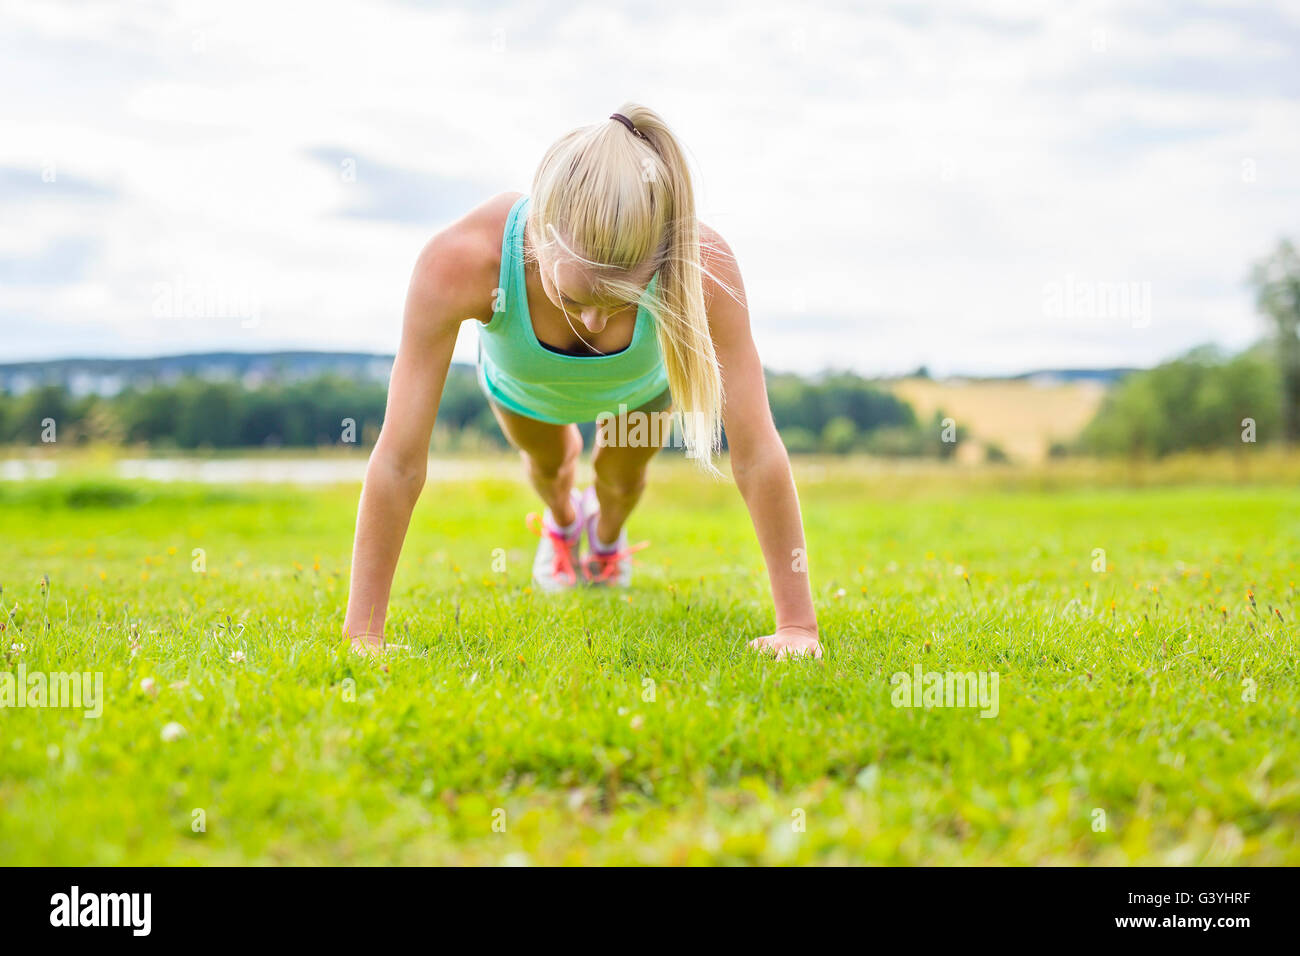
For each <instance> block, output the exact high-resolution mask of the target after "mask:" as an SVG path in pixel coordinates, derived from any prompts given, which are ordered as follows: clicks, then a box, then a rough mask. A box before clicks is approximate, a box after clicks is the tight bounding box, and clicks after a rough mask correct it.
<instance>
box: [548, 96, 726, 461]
mask: <svg viewBox="0 0 1300 956" xmlns="http://www.w3.org/2000/svg"><path fill="white" fill-rule="evenodd" d="M618 112H619V114H620V115H621V116H623V117H625V118H626V119H627V120H628V122H629V123H630V124H631V125H632V127H633V128H631V129H630V128H629V127H628V126H626V125H625V124H624V123H623V122H622V121H621V120H618V119H613V118H610V119H607V120H604V121H602V122H599V123H596V124H594V125H592V126H586V127H583V128H581V129H576V130H574V131H572V132H570V133H568V134H566V135H565V136H563V137H561V138H560V139H559V140H558V141H557V142H556V143H555V144H554V145H552V146H551V148H550V149H549V150H547V152H546V155H545V156H544V157H543V158H542V162H541V164H540V165H539V166H538V168H537V173H536V175H535V176H534V178H533V192H532V209H531V211H530V213H529V219H528V236H529V244H530V248H531V255H532V256H533V257H534V258H535V259H536V261H537V264H538V266H539V270H540V272H541V275H542V283H543V286H544V288H545V289H546V294H547V296H548V297H549V298H550V299H551V300H552V301H553V302H554V303H555V304H556V306H557V307H559V308H562V309H564V311H565V312H566V313H567V314H568V315H569V316H570V317H571V318H572V319H573V320H576V321H580V322H581V323H582V324H583V325H584V326H586V328H587V329H588V330H589V331H591V332H600V331H601V330H602V329H603V328H604V327H605V324H606V323H607V322H608V321H609V319H610V318H612V317H613V316H615V315H618V314H619V313H621V312H623V311H626V310H631V309H634V308H635V307H636V304H637V303H638V301H640V303H641V304H642V305H644V306H645V308H646V309H647V310H648V311H649V312H650V313H651V314H652V315H653V316H654V318H655V329H656V335H657V337H658V340H659V347H660V350H661V352H662V353H663V356H664V364H665V366H666V368H667V371H668V384H669V386H670V387H671V389H672V393H673V399H674V403H675V404H676V406H677V409H678V411H679V412H680V413H681V423H682V425H683V432H684V437H685V443H686V447H687V452H688V454H690V455H691V456H692V457H694V458H695V459H696V460H697V461H698V462H699V463H700V464H701V465H702V466H703V467H705V468H706V469H710V470H712V468H713V464H712V456H713V453H714V452H715V451H716V450H717V448H718V445H719V442H720V438H721V410H722V376H721V372H720V370H719V368H718V361H717V356H716V354H715V352H714V349H713V339H712V337H711V336H710V334H709V325H708V318H707V316H706V314H705V307H704V287H703V277H704V269H703V265H702V263H701V256H700V234H699V223H698V221H697V220H696V218H695V194H694V190H693V189H692V186H691V177H690V170H689V167H688V166H687V163H686V154H685V152H684V150H683V149H682V148H681V145H680V144H679V143H678V141H677V139H676V137H674V136H673V134H672V131H671V130H669V128H668V126H667V124H665V123H664V121H663V120H662V119H661V118H660V116H659V114H657V113H655V112H654V111H653V110H650V109H647V108H646V107H644V106H638V105H636V104H634V103H628V104H625V105H624V106H622V107H621V108H620V109H619V111H618ZM634 130H635V131H634ZM656 275H657V279H656V280H655V288H654V290H653V294H651V295H646V294H645V293H646V289H647V286H648V284H649V283H650V280H651V279H652V278H654V277H655V276H656Z"/></svg>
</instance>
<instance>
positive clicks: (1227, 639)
mask: <svg viewBox="0 0 1300 956" xmlns="http://www.w3.org/2000/svg"><path fill="white" fill-rule="evenodd" d="M805 471H807V474H805V480H804V482H803V487H802V493H803V501H804V511H805V519H806V523H807V529H808V542H809V560H810V565H811V573H812V581H813V586H814V591H815V594H816V596H817V599H818V603H819V609H820V617H821V628H822V633H823V639H824V643H825V646H826V655H825V658H824V660H822V661H820V662H813V661H796V662H790V663H783V664H778V663H775V662H773V661H771V660H765V659H759V658H758V657H756V656H754V655H753V654H752V652H750V651H748V650H747V649H746V648H745V646H744V643H745V641H746V639H748V638H750V637H753V636H756V635H759V634H763V633H767V631H768V629H769V628H770V626H771V611H770V606H769V603H768V601H767V598H766V585H765V582H764V576H763V573H762V566H761V562H760V557H759V554H758V549H757V545H756V544H755V542H754V540H753V533H752V530H751V529H750V526H749V522H748V518H747V516H746V514H745V512H744V509H743V506H742V504H741V502H740V500H739V496H738V495H737V493H736V491H735V489H734V487H732V486H731V485H730V484H726V483H716V484H715V483H710V482H708V481H707V480H704V479H701V478H698V477H695V476H694V475H692V474H690V473H689V472H688V471H687V470H685V469H684V468H682V467H679V466H678V465H676V464H672V463H664V464H663V465H662V466H657V470H656V472H655V474H654V475H653V476H652V483H651V487H650V490H649V492H648V493H647V497H646V500H645V502H644V505H643V508H642V510H641V511H639V512H638V514H637V516H636V517H635V518H634V524H633V528H632V532H633V540H637V539H639V538H642V537H646V538H650V539H652V541H653V546H652V547H651V548H650V549H649V550H647V551H645V552H643V553H642V554H641V555H640V558H641V559H642V560H641V564H640V566H639V571H638V575H639V577H638V580H637V583H636V585H635V586H634V588H633V589H632V590H631V592H630V593H628V594H626V595H614V594H607V593H581V594H574V595H563V596H561V597H559V598H545V597H543V596H541V595H539V594H536V593H533V592H532V591H531V589H530V588H529V587H528V568H529V562H530V559H531V548H532V544H533V541H534V540H535V539H532V538H531V536H529V535H528V534H527V533H526V532H525V530H524V526H523V521H522V519H523V515H524V513H525V511H527V510H529V509H530V508H532V507H534V505H533V504H532V502H531V501H530V500H529V497H528V496H527V494H526V493H525V490H524V488H523V486H522V484H521V483H518V482H513V481H503V480H495V479H479V480H473V481H462V482H449V483H441V484H437V485H431V486H430V487H429V488H428V489H427V490H426V492H425V495H424V498H423V499H422V501H421V503H420V505H419V506H418V508H417V510H416V515H415V518H414V520H413V522H412V527H411V532H410V536H409V538H408V541H407V546H406V550H405V553H404V557H403V562H402V565H401V568H400V569H399V573H398V577H397V582H396V586H395V590H394V600H393V614H392V619H391V627H390V637H391V638H392V639H394V640H400V641H401V642H403V643H406V644H408V645H410V651H409V653H408V654H407V655H406V656H403V657H399V658H396V659H392V660H390V661H389V663H388V666H387V669H386V670H385V669H384V667H383V665H382V664H380V663H378V662H374V661H369V660H364V659H360V658H357V657H355V656H353V655H351V654H349V653H348V652H347V651H346V650H345V646H344V644H343V643H342V642H341V641H340V639H339V627H340V623H341V618H342V608H343V603H344V601H345V599H346V593H347V562H348V556H349V550H350V545H351V529H352V522H353V518H354V507H355V500H356V489H355V488H327V489H313V490H293V489H289V488H281V487H265V488H258V489H252V490H247V491H235V490H228V489H213V488H199V487H192V486H176V485H166V486H164V485H145V484H137V485H123V484H119V483H116V482H95V481H90V480H77V479H73V478H59V479H57V480H53V481H42V482H26V483H22V484H14V483H10V484H9V485H7V486H6V485H2V484H0V585H3V595H2V596H0V601H2V602H3V609H0V622H3V623H5V625H6V627H5V630H4V632H3V634H2V635H0V641H2V643H0V652H4V651H7V652H8V654H7V657H8V664H7V669H8V670H9V671H11V672H13V671H16V668H17V667H18V665H19V664H20V663H21V664H22V665H23V666H24V667H25V669H26V670H27V672H28V673H31V672H34V671H42V672H60V671H92V672H95V671H98V672H102V674H103V680H104V696H105V699H104V704H103V713H102V716H101V717H99V718H98V719H88V718H86V717H84V716H83V715H82V713H81V712H80V711H77V710H69V709H55V708H51V707H46V708H31V707H26V708H16V707H9V708H6V709H3V710H0V863H6V864H13V863H23V864H38V863H51V864H65V863H98V864H119V863H139V864H160V863H166V864H173V863H174V864H180V863H258V864H269V863H305V864H323V863H488V864H496V863H527V862H531V863H704V862H737V863H743V862H764V863H794V862H817V863H857V862H878V863H954V862H964V863H986V862H994V863H1026V864H1028V863H1101V864H1121V863H1177V864H1194V863H1284V862H1285V863H1293V864H1294V863H1300V841H1298V840H1297V825H1298V824H1300V739H1298V735H1297V733H1296V729H1297V724H1298V721H1297V708H1298V707H1300V681H1297V666H1296V658H1297V649H1298V647H1297V644H1298V642H1297V638H1296V630H1295V619H1296V615H1297V613H1300V601H1297V593H1296V583H1295V582H1296V579H1297V577H1300V574H1298V573H1297V561H1300V496H1297V495H1296V493H1295V490H1294V488H1295V486H1294V484H1289V485H1281V484H1267V483H1263V484H1252V485H1248V486H1237V487H1234V486H1232V485H1230V484H1226V483H1225V484H1220V485H1217V486H1206V485H1190V486H1172V487H1150V488H1146V489H1140V490H1125V489H1123V488H1107V489H1099V490H1089V489H1087V488H1070V487H1060V488H1057V489H1056V490H1052V491H1042V490H1025V489H1023V488H1022V489H1021V490H1018V491H1016V493H1014V494H1013V493H1010V492H1008V491H1005V490H1001V487H1000V485H999V484H998V482H997V481H996V480H993V479H989V480H980V481H970V482H966V481H964V480H961V479H960V478H958V477H949V478H943V479H932V480H930V481H929V482H928V483H924V482H923V483H918V482H914V481H909V480H903V481H890V480H885V479H880V478H879V477H878V476H876V477H872V476H871V474H870V473H869V472H867V471H865V470H864V471H861V472H856V471H855V470H854V469H853V467H850V466H845V467H842V468H835V469H828V470H823V471H811V470H808V469H805ZM195 549H201V555H200V557H201V558H202V560H203V562H204V563H205V568H206V570H204V571H201V572H200V571H195V570H193V567H194V564H195V562H196V561H197V560H198V557H196V556H195V553H194V552H195ZM497 549H501V550H500V551H498V550H497ZM1095 549H1104V552H1105V554H1104V558H1105V563H1106V570H1105V571H1104V572H1101V571H1098V570H1094V565H1095V562H1097V560H1098V557H1099V555H1098V552H1096V550H1095ZM502 556H504V558H505V560H506V570H505V571H504V572H501V573H498V572H497V571H494V570H493V564H494V561H497V562H498V566H499V561H500V559H501V557H502ZM45 578H48V584H47V583H46V580H45ZM11 645H16V646H15V647H12V648H11ZM916 665H920V666H921V668H922V670H923V671H925V672H931V671H936V672H945V671H953V672H984V673H986V674H988V673H996V674H997V676H998V681H999V684H998V688H999V701H998V712H997V715H996V716H995V717H989V718H983V717H980V716H979V712H978V711H977V710H976V709H971V708H957V707H953V708H939V707H935V708H929V709H927V708H924V707H916V708H909V707H896V706H894V703H893V700H892V697H893V690H894V688H893V687H892V686H891V675H893V674H894V673H895V672H907V673H912V672H913V670H914V667H915V666H916ZM171 725H179V727H180V728H183V731H182V730H179V729H177V727H175V726H171ZM196 811H201V812H200V813H196ZM1103 814H1104V818H1103ZM200 823H201V824H202V828H201V829H200V827H199V824H200Z"/></svg>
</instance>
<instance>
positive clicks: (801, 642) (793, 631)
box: [749, 627, 822, 661]
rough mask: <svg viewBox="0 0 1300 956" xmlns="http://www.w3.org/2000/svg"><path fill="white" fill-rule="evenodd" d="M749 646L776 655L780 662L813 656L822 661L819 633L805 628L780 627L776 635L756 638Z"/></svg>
mask: <svg viewBox="0 0 1300 956" xmlns="http://www.w3.org/2000/svg"><path fill="white" fill-rule="evenodd" d="M749 646H750V647H752V648H753V649H754V650H756V651H761V652H762V653H764V654H775V655H776V659H777V660H778V661H783V660H785V659H786V658H787V657H803V656H804V655H805V654H811V655H812V656H813V657H814V658H816V659H819V660H820V659H821V656H822V645H821V641H819V640H818V639H817V632H816V631H814V630H810V629H808V628H805V627H778V628H777V629H776V633H775V634H768V635H767V636H765V637H756V638H754V639H753V640H752V641H750V642H749Z"/></svg>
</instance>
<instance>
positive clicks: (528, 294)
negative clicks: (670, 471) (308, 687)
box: [344, 104, 821, 659]
mask: <svg viewBox="0 0 1300 956" xmlns="http://www.w3.org/2000/svg"><path fill="white" fill-rule="evenodd" d="M742 289H743V287H742V284H741V278H740V271H739V269H738V267H737V265H736V261H735V258H734V257H733V256H732V254H731V250H730V249H729V248H728V247H727V244H726V243H725V242H724V241H723V240H722V237H721V236H719V235H718V234H717V233H716V232H714V231H713V230H711V229H709V228H708V227H706V226H703V225H701V224H700V223H699V222H698V221H697V220H696V218H695V199H694V193H693V189H692V186H691V180H690V174H689V170H688V168H687V164H686V157H685V153H684V151H683V149H682V147H681V145H680V144H679V143H678V141H677V139H676V138H675V137H674V136H673V134H672V132H671V131H670V130H669V129H668V127H667V126H666V125H665V124H664V122H663V120H662V119H661V118H660V117H659V116H658V114H656V113H655V112H654V111H652V110H650V109H647V108H645V107H642V106H637V105H635V104H628V105H625V106H624V107H623V108H622V110H620V112H618V113H615V114H613V115H612V116H611V117H610V118H609V119H608V120H605V121H603V122H600V123H597V124H595V125H592V126H588V127H584V128H582V129H578V130H574V131H573V132H571V133H569V134H567V135H566V136H564V137H562V138H561V139H560V140H559V141H557V142H556V143H555V144H554V145H553V146H552V147H551V148H550V149H549V150H548V151H547V153H546V155H545V156H544V157H543V159H542V162H541V165H540V166H539V167H538V170H537V173H536V176H535V177H534V180H533V190H532V195H531V196H523V197H521V196H519V195H517V194H510V193H507V194H503V195H500V196H498V197H496V198H495V199H492V200H489V201H488V202H486V203H484V204H483V205H481V206H479V207H478V208H477V209H474V210H472V211H471V212H470V213H468V214H467V215H466V216H465V217H464V218H462V219H461V220H459V221H458V222H456V223H454V224H452V225H451V226H449V227H448V228H447V229H445V230H443V231H442V232H441V233H439V234H438V235H436V236H434V237H433V239H432V240H430V242H429V243H428V245H426V246H425V248H424V250H423V251H422V252H421V254H420V257H419V260H418V261H417V263H416V266H415V272H414V275H413V277H412V279H411V285H410V289H409V291H408V294H407V301H406V310H405V316H404V319H403V328H402V340H401V345H400V347H399V348H398V352H397V358H396V361H395V363H394V365H393V374H392V380H391V382H390V385H389V391H388V408H387V412H386V414H385V417H384V425H383V430H382V431H381V433H380V436H379V440H378V442H377V443H376V445H375V449H374V451H373V453H372V454H371V457H370V463H369V465H368V466H367V468H366V480H365V485H364V488H363V490H362V493H361V502H360V505H359V507H358V513H357V528H356V539H355V542H354V545H353V552H352V580H351V592H350V594H349V597H348V611H347V618H346V621H345V623H344V630H345V631H346V633H347V634H348V635H349V636H350V637H351V639H352V643H353V646H354V648H356V649H358V650H361V651H365V652H372V653H373V652H378V651H382V650H383V648H384V646H385V645H384V641H383V633H384V619H385V616H386V612H387V607H388V599H389V591H390V588H391V586H392V580H393V572H394V569H395V567H396V565H397V558H398V555H399V553H400V552H401V547H402V540H403V538H404V537H405V535H406V529H407V525H408V523H409V521H410V516H411V510H412V508H413V507H414V505H415V501H416V499H417V497H418V496H419V494H420V490H421V488H422V487H423V485H424V479H425V468H426V464H427V460H428V448H429V439H430V435H431V433H432V431H433V425H434V420H435V419H436V417H437V413H438V402H439V399H440V397H441V394H442V388H443V384H444V382H445V381H446V378H447V370H448V367H449V365H450V363H451V355H452V348H453V347H454V345H455V343H456V335H457V331H458V330H459V328H460V326H461V323H462V322H464V321H465V320H467V319H471V318H472V319H474V320H475V321H476V322H477V324H478V332H479V382H480V385H481V386H482V388H483V389H484V391H485V392H486V394H487V396H488V400H489V402H490V403H491V406H492V409H493V412H494V413H495V415H496V417H497V420H498V421H499V422H500V425H501V429H502V431H503V432H504V434H505V436H506V438H507V439H508V440H509V441H510V443H511V444H512V445H514V446H515V447H516V448H517V449H519V452H520V454H521V456H522V458H523V461H524V464H525V466H526V469H527V472H528V476H529V479H530V481H531V482H532V485H533V488H534V489H535V490H536V491H537V494H538V495H539V496H540V497H541V499H542V501H543V503H544V504H545V505H546V510H545V513H544V515H543V517H542V519H541V522H540V527H538V528H536V529H535V530H536V531H537V533H538V534H539V535H540V537H541V541H540V544H539V546H538V550H537V556H536V560H535V561H534V567H533V577H534V580H535V582H536V583H537V585H538V586H539V587H540V588H542V589H543V590H546V591H557V590H562V589H564V588H568V587H573V586H577V585H578V584H580V583H591V584H597V585H600V586H614V587H617V586H625V585H626V584H627V583H628V581H629V580H630V575H631V551H630V549H629V548H628V546H627V536H626V532H625V531H624V524H625V523H626V521H627V518H628V515H629V514H631V512H632V509H633V508H634V507H635V506H636V503H637V500H638V499H639V498H640V497H641V492H642V490H643V489H644V487H645V481H646V468H647V466H648V465H649V462H650V459H651V458H653V457H654V455H655V453H656V452H657V451H658V449H659V447H660V446H661V445H662V444H663V441H662V439H663V435H662V433H660V432H659V430H658V429H655V428H649V429H647V428H645V427H641V428H637V427H636V426H637V424H638V423H637V422H635V421H630V420H631V419H635V418H637V417H638V416H640V417H642V418H644V417H646V416H654V417H656V418H657V417H659V416H661V415H662V414H663V413H666V412H668V411H669V410H670V409H671V408H672V406H674V405H675V406H676V409H677V411H678V412H679V413H680V414H679V416H678V419H677V420H678V422H679V423H680V424H681V425H682V439H683V441H684V442H685V445H686V453H687V455H688V456H690V457H692V458H694V459H695V461H696V462H697V463H698V464H699V465H700V466H701V467H702V468H704V469H705V470H707V471H710V472H713V473H715V474H716V468H715V467H714V464H713V459H714V456H715V455H716V454H717V452H718V449H719V445H720V440H721V433H722V428H723V426H724V425H725V427H726V433H727V443H728V446H729V452H730V457H731V467H732V473H733V475H734V476H735V480H736V484H737V486H738V487H739V489H740V492H741V495H742V496H743V497H744V499H745V503H746V505H747V506H748V508H749V512H750V516H751V518H752V520H753V524H754V528H755V531H756V532H757V534H758V540H759V544H760V546H761V547H762V551H763V558H764V561H765V562H766V564H767V568H768V577H769V581H770V583H771V586H772V596H773V601H774V604H775V610H776V627H775V629H774V631H773V633H771V634H768V635H765V636H761V637H757V638H755V639H753V640H751V641H750V642H749V646H750V647H753V648H755V649H757V650H762V651H766V652H770V653H774V654H775V655H776V656H777V657H778V659H783V658H785V657H787V656H790V655H802V654H813V655H815V656H817V657H820V656H821V645H820V643H819V641H818V632H817V616H816V612H815V611H814V609H813V602H812V594H811V590H810V587H809V584H808V574H807V564H806V561H805V560H804V554H805V552H804V538H803V525H802V521H801V519H800V515H799V502H798V498H797V496H796V493H795V486H794V480H793V478H792V477H791V473H790V462H789V458H788V457H787V455H786V451H785V448H784V446H783V445H782V444H781V440H780V438H779V437H778V435H777V432H776V428H775V426H774V425H773V423H772V415H771V411H770V409H769V407H768V403H767V392H766V389H765V386H764V382H763V369H762V365H761V363H760V361H759V357H758V353H757V351H756V350H755V348H754V342H753V338H752V337H751V335H750V330H749V313H748V310H747V309H746V307H745V305H744V298H743V291H742ZM724 386H725V388H724ZM629 409H630V411H629ZM609 416H618V417H619V418H621V419H623V420H622V421H618V422H610V421H609ZM602 418H603V419H604V424H609V426H610V427H602V428H601V429H600V430H599V432H598V435H597V440H596V448H595V450H594V452H593V456H592V466H593V469H594V472H595V484H594V485H593V486H592V487H591V488H588V489H587V490H586V491H585V492H582V493H580V492H579V491H578V490H577V489H576V488H575V487H574V476H575V471H576V465H577V462H578V456H579V454H580V453H581V451H582V436H581V435H580V434H579V431H578V428H577V426H576V423H577V422H582V421H594V420H597V419H602ZM640 424H644V423H643V422H642V423H640ZM628 426H631V427H628ZM628 436H633V438H634V440H629V437H628ZM531 517H535V516H530V518H531ZM584 537H585V539H586V550H585V553H584V552H583V539H584Z"/></svg>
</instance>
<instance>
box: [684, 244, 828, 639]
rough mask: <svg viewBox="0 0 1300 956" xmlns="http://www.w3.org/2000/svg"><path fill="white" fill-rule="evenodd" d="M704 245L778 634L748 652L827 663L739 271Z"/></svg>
mask: <svg viewBox="0 0 1300 956" xmlns="http://www.w3.org/2000/svg"><path fill="white" fill-rule="evenodd" d="M700 240H701V246H702V247H703V260H704V268H705V277H704V296H705V302H706V305H707V307H708V315H709V327H710V330H711V332H712V335H713V346H714V348H715V350H716V351H717V354H718V362H719V364H720V365H721V366H722V375H723V390H724V405H723V410H722V424H723V427H724V428H725V429H726V430H727V446H728V448H729V450H730V456H731V472H732V475H733V476H734V477H735V479H736V487H738V488H739V489H740V494H741V497H743V498H744V499H745V506H746V507H747V508H748V509H749V516H750V520H752V521H753V523H754V531H755V532H756V533H757V535H758V543H759V547H761V548H762V549H763V560H764V561H765V562H766V564H767V576H768V580H769V582H770V583H771V585H772V602H773V604H774V605H775V606H776V631H775V633H773V634H768V635H766V636H764V637H759V638H755V639H754V640H752V641H750V642H749V646H750V647H752V648H755V649H756V650H762V651H767V652H769V653H773V654H775V655H776V656H777V659H778V660H781V659H784V658H785V657H786V656H793V655H799V654H808V653H811V654H812V655H813V656H815V657H821V656H822V650H821V643H820V641H819V640H818V633H817V612H816V611H815V610H814V609H813V601H812V588H811V586H810V585H809V583H808V560H807V548H806V546H805V544H804V536H803V519H802V518H801V517H800V515H799V496H798V494H797V492H796V491H795V487H794V476H793V475H792V474H791V473H790V458H789V456H788V455H787V454H786V450H785V445H783V444H782V443H781V437H780V436H779V435H778V434H777V431H776V425H775V424H774V423H773V421H772V410H771V408H770V407H769V406H768V403H767V386H766V384H765V383H764V381H763V365H762V362H761V361H760V360H759V357H758V350H757V349H756V348H755V347H754V337H753V335H752V334H751V333H750V329H749V309H748V307H747V306H746V305H745V290H744V284H743V282H742V280H741V277H740V268H739V267H738V266H737V265H736V258H735V256H734V255H733V254H732V252H731V249H730V248H729V247H728V246H727V244H726V242H725V241H723V239H722V237H721V236H719V235H718V234H717V233H716V232H714V231H713V230H712V229H709V228H708V227H706V226H701V227H700ZM724 286H725V287H726V288H724ZM728 288H729V289H730V291H728Z"/></svg>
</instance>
